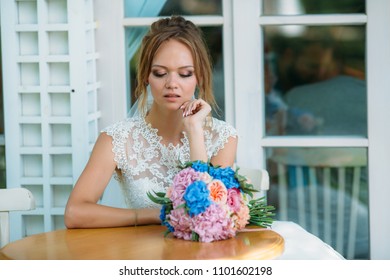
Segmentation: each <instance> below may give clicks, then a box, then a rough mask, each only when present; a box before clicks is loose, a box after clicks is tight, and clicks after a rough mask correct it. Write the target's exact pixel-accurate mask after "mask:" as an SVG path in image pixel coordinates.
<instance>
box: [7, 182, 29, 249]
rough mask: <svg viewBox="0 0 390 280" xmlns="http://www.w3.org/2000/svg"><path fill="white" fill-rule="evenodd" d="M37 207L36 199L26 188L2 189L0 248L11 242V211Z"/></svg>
mask: <svg viewBox="0 0 390 280" xmlns="http://www.w3.org/2000/svg"><path fill="white" fill-rule="evenodd" d="M33 209H35V199H34V196H33V195H32V193H31V192H30V191H29V190H28V189H25V188H9V189H0V248H2V247H4V246H5V245H6V244H8V243H9V239H10V238H9V212H10V211H27V210H33Z"/></svg>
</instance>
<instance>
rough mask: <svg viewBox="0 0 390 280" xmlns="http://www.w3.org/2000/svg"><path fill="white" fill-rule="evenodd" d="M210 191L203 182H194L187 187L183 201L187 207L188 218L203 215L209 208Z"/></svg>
mask: <svg viewBox="0 0 390 280" xmlns="http://www.w3.org/2000/svg"><path fill="white" fill-rule="evenodd" d="M209 196H210V191H209V190H208V189H207V185H206V183H205V182H203V181H195V182H193V183H192V184H191V185H189V186H188V187H187V189H186V191H185V193H184V196H183V198H184V200H185V201H186V204H187V207H188V209H189V210H188V213H189V214H190V216H191V217H192V216H195V215H198V214H200V213H203V212H204V211H205V210H206V209H207V207H209V206H210V204H211V201H210V199H209Z"/></svg>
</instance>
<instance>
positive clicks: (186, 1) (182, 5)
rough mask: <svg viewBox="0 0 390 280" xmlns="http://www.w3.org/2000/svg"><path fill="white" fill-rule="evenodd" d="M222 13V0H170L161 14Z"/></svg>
mask: <svg viewBox="0 0 390 280" xmlns="http://www.w3.org/2000/svg"><path fill="white" fill-rule="evenodd" d="M172 14H176V15H184V16H186V15H222V3H221V0H168V1H166V4H165V5H164V7H163V8H162V10H161V13H160V15H162V16H171V15H172Z"/></svg>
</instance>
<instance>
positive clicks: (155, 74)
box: [152, 72, 194, 78]
mask: <svg viewBox="0 0 390 280" xmlns="http://www.w3.org/2000/svg"><path fill="white" fill-rule="evenodd" d="M152 73H153V76H155V77H157V78H162V77H164V76H165V75H166V74H167V73H159V72H152ZM193 74H194V73H193V72H189V73H188V74H179V76H180V77H182V78H189V77H191V76H192V75H193Z"/></svg>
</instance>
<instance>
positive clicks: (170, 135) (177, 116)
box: [145, 106, 183, 144]
mask: <svg viewBox="0 0 390 280" xmlns="http://www.w3.org/2000/svg"><path fill="white" fill-rule="evenodd" d="M145 120H146V122H148V123H149V124H150V125H151V126H152V127H153V128H156V129H157V130H158V134H159V136H161V137H162V138H163V142H166V143H173V144H177V143H179V142H180V139H181V137H182V136H183V135H182V131H183V116H182V112H181V110H177V111H165V110H159V109H158V108H156V107H155V106H152V108H150V111H149V113H148V114H147V116H146V117H145Z"/></svg>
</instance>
